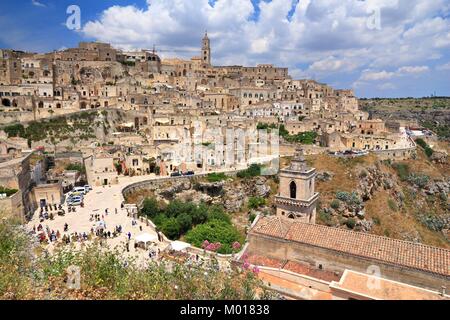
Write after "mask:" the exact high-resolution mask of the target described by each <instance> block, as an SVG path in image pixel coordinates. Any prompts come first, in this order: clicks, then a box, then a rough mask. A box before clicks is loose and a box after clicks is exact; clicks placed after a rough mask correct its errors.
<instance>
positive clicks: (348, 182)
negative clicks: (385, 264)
mask: <svg viewBox="0 0 450 320" xmlns="http://www.w3.org/2000/svg"><path fill="white" fill-rule="evenodd" d="M309 161H310V163H311V165H313V166H314V167H316V168H317V170H318V173H319V174H318V176H317V191H318V192H320V204H319V207H318V210H317V211H318V213H317V220H318V223H321V224H325V225H329V226H335V227H340V228H349V229H354V230H357V231H363V232H369V233H373V234H377V235H384V236H388V237H392V238H396V239H403V240H409V241H416V242H421V243H424V244H429V245H433V246H440V247H445V248H450V237H449V229H450V208H449V202H448V192H449V190H450V166H449V164H448V163H444V164H436V163H433V162H432V161H430V160H429V158H428V157H427V156H426V155H425V153H424V152H423V151H422V150H421V149H419V150H418V155H417V159H415V160H407V161H399V162H391V161H379V160H377V158H376V157H375V156H373V155H369V156H365V157H361V158H355V159H340V158H332V157H329V156H327V155H319V156H311V157H310V158H309Z"/></svg>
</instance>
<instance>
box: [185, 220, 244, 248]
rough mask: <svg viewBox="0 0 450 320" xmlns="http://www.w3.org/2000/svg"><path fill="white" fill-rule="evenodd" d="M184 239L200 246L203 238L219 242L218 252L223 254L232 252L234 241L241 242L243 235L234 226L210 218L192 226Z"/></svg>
mask: <svg viewBox="0 0 450 320" xmlns="http://www.w3.org/2000/svg"><path fill="white" fill-rule="evenodd" d="M185 239H186V241H187V242H189V243H191V244H192V245H194V246H196V247H201V246H202V244H203V242H204V241H205V240H208V241H209V242H211V243H216V242H219V243H220V244H221V247H220V248H219V250H218V252H219V253H223V254H230V253H232V252H233V248H232V245H233V243H234V242H239V243H241V244H242V243H243V237H242V235H241V234H240V233H239V231H238V230H237V229H236V227H234V226H233V225H231V224H229V223H227V222H225V221H220V220H211V221H208V222H207V223H204V224H200V225H198V226H196V227H194V228H193V229H192V230H190V231H189V232H188V233H187V234H186V237H185Z"/></svg>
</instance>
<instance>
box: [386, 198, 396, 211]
mask: <svg viewBox="0 0 450 320" xmlns="http://www.w3.org/2000/svg"><path fill="white" fill-rule="evenodd" d="M387 203H388V206H389V209H391V210H392V211H397V210H398V207H397V204H396V203H395V201H394V200H392V199H388V201H387Z"/></svg>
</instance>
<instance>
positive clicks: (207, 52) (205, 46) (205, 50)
mask: <svg viewBox="0 0 450 320" xmlns="http://www.w3.org/2000/svg"><path fill="white" fill-rule="evenodd" d="M201 57H202V63H203V64H206V65H208V66H210V65H211V43H210V41H209V38H208V32H205V36H204V37H203V40H202V54H201Z"/></svg>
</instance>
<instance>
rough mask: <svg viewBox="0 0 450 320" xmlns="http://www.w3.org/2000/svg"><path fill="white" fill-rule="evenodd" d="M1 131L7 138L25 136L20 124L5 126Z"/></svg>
mask: <svg viewBox="0 0 450 320" xmlns="http://www.w3.org/2000/svg"><path fill="white" fill-rule="evenodd" d="M3 131H5V132H6V133H7V134H8V138H11V137H24V136H25V128H24V126H23V125H22V124H20V123H18V124H11V125H9V126H6V127H5V128H4V129H3Z"/></svg>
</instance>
